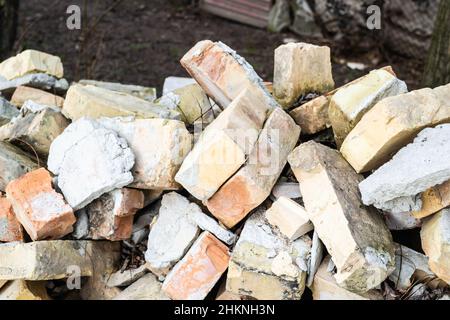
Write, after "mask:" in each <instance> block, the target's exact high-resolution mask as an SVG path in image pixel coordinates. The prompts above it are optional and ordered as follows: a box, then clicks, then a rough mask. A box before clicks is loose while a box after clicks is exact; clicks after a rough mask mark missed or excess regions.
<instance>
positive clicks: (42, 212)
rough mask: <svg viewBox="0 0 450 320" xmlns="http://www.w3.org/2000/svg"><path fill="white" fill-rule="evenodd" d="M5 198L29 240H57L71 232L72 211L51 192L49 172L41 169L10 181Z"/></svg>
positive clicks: (56, 194)
mask: <svg viewBox="0 0 450 320" xmlns="http://www.w3.org/2000/svg"><path fill="white" fill-rule="evenodd" d="M6 196H7V198H8V200H9V201H10V202H11V204H12V207H13V209H14V212H15V214H16V216H17V219H18V220H19V221H20V223H21V224H22V225H23V227H24V228H25V230H26V231H27V233H28V234H29V235H30V237H31V239H33V240H43V239H59V238H61V237H63V236H64V235H66V234H68V233H70V232H72V225H73V224H74V223H75V220H76V219H75V215H74V214H73V210H72V208H71V207H70V206H69V205H68V204H67V203H66V202H65V201H64V198H63V196H62V195H60V194H59V193H57V192H56V191H55V190H54V189H53V187H52V178H51V176H50V173H49V172H48V171H47V170H45V169H44V168H40V169H37V170H34V171H31V172H29V173H27V174H25V175H23V176H22V177H20V178H18V179H16V180H13V181H11V182H10V183H9V184H8V185H7V186H6Z"/></svg>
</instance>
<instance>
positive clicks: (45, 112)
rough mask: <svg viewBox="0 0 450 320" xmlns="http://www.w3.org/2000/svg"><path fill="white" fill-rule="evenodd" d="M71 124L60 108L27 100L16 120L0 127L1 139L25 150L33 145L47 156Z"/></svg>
mask: <svg viewBox="0 0 450 320" xmlns="http://www.w3.org/2000/svg"><path fill="white" fill-rule="evenodd" d="M68 125H69V121H68V120H67V119H66V118H65V117H64V116H63V115H62V114H61V112H60V111H59V110H55V109H54V108H52V107H47V106H45V105H39V104H36V103H34V102H32V101H30V100H27V101H26V102H25V104H24V105H23V107H22V109H21V110H20V115H18V116H17V117H16V118H14V121H11V122H10V123H8V124H6V125H4V126H3V127H0V140H4V141H9V142H11V143H13V144H15V145H17V146H18V147H22V148H23V149H24V150H25V151H29V152H31V151H30V149H31V146H32V148H33V150H34V151H35V152H37V153H38V154H39V155H40V156H42V157H44V158H46V157H47V156H48V152H49V150H50V145H51V143H52V142H53V140H54V139H56V137H57V136H59V135H60V134H61V133H62V132H63V131H64V129H65V128H66V127H67V126H68Z"/></svg>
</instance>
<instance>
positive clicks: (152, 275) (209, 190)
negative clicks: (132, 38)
mask: <svg viewBox="0 0 450 320" xmlns="http://www.w3.org/2000/svg"><path fill="white" fill-rule="evenodd" d="M274 62H275V69H274V82H273V84H272V83H268V82H264V81H263V80H262V79H261V78H260V77H259V76H258V75H257V73H256V72H255V70H254V69H253V67H252V66H251V65H250V64H249V63H248V62H247V61H246V60H245V59H244V58H243V57H241V56H240V55H239V54H238V53H236V52H235V51H234V50H233V49H231V48H230V47H228V46H227V45H225V44H223V43H221V42H211V41H209V40H205V41H201V42H199V43H197V44H196V45H194V46H193V48H192V49H191V50H189V52H187V53H186V55H185V56H184V57H183V58H182V59H181V64H182V65H183V67H184V68H185V69H186V71H187V72H188V73H189V74H190V75H191V76H192V78H177V77H169V78H168V79H166V82H165V88H164V94H163V95H162V96H161V97H157V94H156V90H155V89H154V88H149V87H144V86H139V85H129V84H126V85H125V84H120V83H111V82H102V81H96V80H81V81H79V82H76V83H72V84H71V85H69V83H68V82H67V81H66V80H65V79H64V78H63V76H64V70H63V64H62V62H61V60H60V59H59V57H56V56H53V55H51V54H47V53H43V52H39V51H36V50H27V51H24V52H22V53H20V54H18V55H17V56H15V57H11V58H9V59H7V60H5V61H4V62H2V63H1V64H0V93H1V95H0V299H35V300H43V299H45V300H47V299H115V300H127V299H157V300H159V299H162V300H168V299H172V300H187V299H196V300H198V299H218V300H226V299H228V300H245V299H280V300H298V299H302V298H303V299H308V298H311V297H312V298H313V299H319V300H320V299H364V300H368V299H374V300H381V299H414V300H419V299H448V298H449V286H448V285H449V282H450V208H449V206H450V147H449V146H450V103H449V101H450V84H447V85H444V86H441V87H438V88H424V89H420V90H416V91H412V92H408V89H407V86H406V84H405V82H403V81H402V80H400V79H398V78H397V75H396V74H395V72H394V70H392V68H391V67H389V66H387V67H385V68H381V69H377V70H373V71H371V72H370V73H368V74H367V75H366V76H364V77H362V78H360V79H356V80H354V81H352V82H350V83H348V84H345V85H344V86H342V87H340V88H335V83H334V80H333V76H332V72H331V57H330V49H329V48H328V47H320V46H316V45H312V44H307V43H290V44H287V45H282V46H280V47H279V48H277V49H276V50H275V53H274ZM305 97H309V98H305ZM323 136H325V137H327V139H326V141H329V142H330V143H328V144H327V145H324V144H322V143H321V142H320V141H324V140H323ZM320 137H322V138H320ZM413 234H416V235H417V237H414V236H412V235H413ZM416 239H420V241H415V240H416Z"/></svg>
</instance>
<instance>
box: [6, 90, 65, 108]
mask: <svg viewBox="0 0 450 320" xmlns="http://www.w3.org/2000/svg"><path fill="white" fill-rule="evenodd" d="M27 100H31V101H33V102H35V103H37V104H43V105H46V106H52V107H58V108H62V106H63V104H64V99H63V98H61V97H59V96H56V95H54V94H51V93H48V92H46V91H43V90H39V89H35V88H30V87H25V86H19V87H17V89H16V90H15V91H14V94H13V96H12V97H11V103H12V104H13V105H15V106H17V107H19V108H20V107H21V106H23V104H24V103H25V102H26V101H27Z"/></svg>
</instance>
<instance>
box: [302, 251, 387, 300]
mask: <svg viewBox="0 0 450 320" xmlns="http://www.w3.org/2000/svg"><path fill="white" fill-rule="evenodd" d="M329 262H330V256H328V257H326V258H325V259H324V261H323V262H322V264H321V265H320V267H319V270H318V271H317V273H316V276H315V277H314V282H313V284H312V286H311V291H312V293H313V299H314V300H383V296H382V295H381V293H380V292H379V291H376V290H374V289H372V290H369V291H368V292H365V293H354V292H351V291H348V290H346V289H344V288H342V287H340V286H339V285H338V284H337V283H336V280H335V279H334V277H333V273H332V272H330V271H328V270H327V266H328V264H329Z"/></svg>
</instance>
